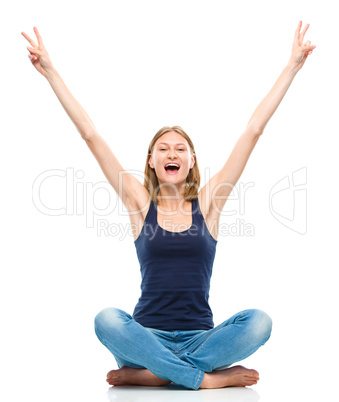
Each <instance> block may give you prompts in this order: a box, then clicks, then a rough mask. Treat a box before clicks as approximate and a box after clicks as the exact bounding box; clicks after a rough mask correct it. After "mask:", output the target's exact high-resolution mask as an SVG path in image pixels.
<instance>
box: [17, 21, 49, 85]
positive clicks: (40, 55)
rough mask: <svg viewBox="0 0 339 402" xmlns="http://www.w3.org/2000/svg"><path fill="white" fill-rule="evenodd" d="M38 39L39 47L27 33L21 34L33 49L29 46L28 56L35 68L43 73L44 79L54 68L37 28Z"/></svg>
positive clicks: (35, 30)
mask: <svg viewBox="0 0 339 402" xmlns="http://www.w3.org/2000/svg"><path fill="white" fill-rule="evenodd" d="M33 29H34V32H35V35H36V37H37V38H38V46H37V45H36V44H35V42H34V40H33V39H31V38H30V37H29V36H28V35H27V34H25V32H21V34H22V35H23V36H24V37H25V38H26V39H27V40H28V42H29V43H30V44H31V46H32V47H30V46H27V49H28V51H29V52H30V54H29V55H28V57H29V59H30V60H31V62H32V64H33V66H34V67H35V68H36V69H37V70H38V71H39V73H41V74H42V75H43V76H44V77H47V76H48V74H49V73H50V72H51V70H52V69H53V68H54V67H53V64H52V62H51V59H50V57H49V54H48V53H47V50H46V48H45V46H44V44H43V42H42V38H41V36H40V34H39V32H38V29H37V28H36V27H33Z"/></svg>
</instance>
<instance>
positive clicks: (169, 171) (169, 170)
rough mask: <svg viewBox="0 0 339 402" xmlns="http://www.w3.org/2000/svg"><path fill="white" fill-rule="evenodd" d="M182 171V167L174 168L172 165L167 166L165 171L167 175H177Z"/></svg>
mask: <svg viewBox="0 0 339 402" xmlns="http://www.w3.org/2000/svg"><path fill="white" fill-rule="evenodd" d="M179 170H180V166H174V165H170V166H165V171H166V173H167V174H171V175H173V174H177V173H178V171H179Z"/></svg>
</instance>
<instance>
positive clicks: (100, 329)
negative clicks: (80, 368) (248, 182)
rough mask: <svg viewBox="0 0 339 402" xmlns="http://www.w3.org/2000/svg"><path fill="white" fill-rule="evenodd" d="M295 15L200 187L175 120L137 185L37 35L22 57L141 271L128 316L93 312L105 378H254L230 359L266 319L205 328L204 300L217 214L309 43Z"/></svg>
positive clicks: (235, 382)
mask: <svg viewBox="0 0 339 402" xmlns="http://www.w3.org/2000/svg"><path fill="white" fill-rule="evenodd" d="M301 26H302V22H301V21H300V22H299V23H298V27H297V29H296V31H295V36H294V40H293V45H292V53H291V57H290V59H289V61H288V63H287V65H286V67H285V68H284V70H283V71H282V73H281V75H280V76H279V78H278V80H277V81H276V83H275V84H274V86H273V88H272V89H271V91H270V92H269V93H268V94H267V96H266V97H265V98H264V99H263V100H262V102H261V103H260V104H259V106H258V107H257V108H256V110H255V111H254V113H253V115H252V117H251V118H250V120H249V123H248V125H247V127H246V129H245V131H244V133H243V134H242V135H241V136H240V138H239V140H238V141H237V143H236V144H235V147H234V149H233V151H232V153H231V154H230V156H229V158H228V160H227V162H226V163H225V165H224V167H223V168H222V169H221V170H220V171H219V172H218V173H217V174H215V175H214V176H213V177H212V178H211V180H210V181H209V182H208V183H207V184H206V185H205V186H204V187H203V188H202V189H201V190H200V191H199V185H200V175H199V168H198V163H197V158H196V155H195V150H194V145H193V143H192V141H191V139H190V137H189V136H188V135H187V134H186V133H185V131H184V130H183V129H182V128H181V127H178V126H174V127H163V128H162V129H161V130H159V131H158V132H157V133H156V135H155V136H154V138H153V139H152V141H151V143H150V146H149V149H148V155H147V159H146V168H145V180H144V185H141V183H140V182H139V181H138V180H137V179H136V178H135V177H134V176H132V175H131V174H128V173H127V172H125V171H124V169H123V168H122V166H121V165H120V163H119V162H118V160H117V158H116V157H115V155H114V154H113V153H112V151H111V150H110V149H109V147H108V145H107V144H106V142H105V141H104V139H103V138H102V137H101V136H100V135H99V134H98V132H97V131H96V128H95V126H94V124H93V122H92V121H91V119H90V118H89V116H88V115H87V114H86V112H85V111H84V109H83V108H82V107H81V106H80V104H79V103H78V102H77V101H76V100H75V99H74V97H73V96H72V94H71V93H70V92H69V90H68V88H67V87H66V85H65V84H64V82H63V81H62V79H61V77H60V75H59V74H58V72H57V71H56V70H55V68H54V66H53V65H52V62H51V60H50V57H49V55H48V53H47V50H46V48H45V46H44V44H43V42H42V38H41V36H40V34H39V32H38V30H37V28H36V27H34V31H35V34H36V36H37V39H38V45H36V43H35V42H34V41H33V40H32V39H31V38H30V37H29V36H28V35H26V34H25V33H24V32H22V35H23V36H24V37H25V38H26V39H27V40H28V42H29V43H30V44H31V47H28V50H29V52H30V54H29V55H28V56H29V58H30V60H31V62H32V64H33V65H34V67H35V68H36V69H37V70H38V71H39V72H40V73H41V74H42V75H43V76H44V77H45V78H46V79H47V80H48V82H49V83H50V85H51V87H52V89H53V90H54V92H55V94H56V95H57V97H58V99H59V100H60V102H61V104H62V105H63V107H64V108H65V110H66V112H67V113H68V115H69V116H70V118H71V119H72V121H73V122H74V124H75V126H76V128H77V129H78V131H79V132H80V134H81V137H82V138H83V139H84V141H85V142H86V144H87V145H88V147H89V148H90V150H91V151H92V153H93V155H94V156H95V158H96V159H97V161H98V163H99V164H100V166H101V168H102V170H103V172H104V174H105V176H106V178H107V180H108V181H109V182H110V183H111V185H112V186H113V188H114V189H115V191H116V192H117V194H118V195H119V197H120V198H121V200H122V202H123V203H124V205H125V207H126V208H127V210H128V211H129V213H130V220H131V224H132V226H133V229H134V244H135V247H136V251H137V256H138V259H139V262H140V268H141V274H142V284H141V288H142V294H141V297H140V299H139V301H138V303H137V305H136V307H135V309H134V312H133V317H132V316H130V315H129V314H128V313H126V312H124V311H122V310H120V309H118V308H106V309H104V310H102V311H101V312H100V313H98V315H97V316H96V317H95V332H96V334H97V336H98V338H99V339H100V341H101V342H102V343H103V344H104V345H105V346H106V347H107V348H108V349H109V350H110V352H111V353H112V354H113V355H114V357H115V359H116V361H117V364H118V366H119V369H118V370H111V371H110V372H109V373H108V374H107V379H106V381H107V382H108V383H109V384H111V385H124V384H136V385H156V386H160V385H165V384H168V383H170V382H174V383H176V384H181V385H183V386H184V387H186V388H188V389H194V390H196V389H200V388H222V387H228V386H242V387H243V386H248V385H253V384H256V383H257V381H258V380H259V374H258V372H257V371H256V370H250V369H247V368H245V367H243V366H239V365H238V366H233V367H230V366H231V365H232V364H233V363H235V362H238V361H241V360H243V359H245V358H246V357H248V356H250V355H251V354H252V353H254V352H255V351H256V350H257V349H258V348H259V347H260V346H262V345H263V344H264V343H265V342H266V341H267V340H268V339H269V337H270V334H271V327H272V321H271V319H270V317H269V316H268V315H267V314H266V313H265V312H263V311H261V310H257V309H249V310H244V311H241V312H240V313H238V314H235V315H234V316H232V317H231V318H229V319H227V320H226V321H224V322H223V323H221V324H219V325H218V326H216V327H214V323H213V319H212V312H211V309H210V306H209V304H208V297H209V286H210V278H211V272H212V265H213V261H214V256H215V251H216V245H217V242H218V241H217V236H218V223H219V218H220V213H221V211H222V209H223V207H224V205H225V202H226V200H227V197H228V196H229V194H230V193H231V191H232V188H233V186H234V185H235V184H236V183H237V181H238V179H239V177H240V175H241V173H242V172H243V170H244V168H245V165H246V163H247V161H248V158H249V156H250V154H251V152H252V150H253V148H254V147H255V145H256V143H257V141H258V139H259V137H260V135H261V134H262V133H263V131H264V128H265V126H266V124H267V122H268V121H269V119H270V118H271V116H272V115H273V113H274V112H275V110H276V109H277V107H278V105H279V104H280V102H281V100H282V99H283V97H284V95H285V93H286V92H287V90H288V88H289V86H290V84H291V83H292V81H293V79H294V77H295V75H296V74H297V72H298V71H299V70H300V69H301V68H302V66H303V65H304V63H305V61H306V59H307V57H308V56H309V55H310V54H311V53H312V51H313V49H314V48H315V46H314V45H311V43H310V41H306V43H303V41H304V36H305V33H306V31H307V29H308V27H309V24H307V25H306V26H305V27H304V28H303V30H302V32H301Z"/></svg>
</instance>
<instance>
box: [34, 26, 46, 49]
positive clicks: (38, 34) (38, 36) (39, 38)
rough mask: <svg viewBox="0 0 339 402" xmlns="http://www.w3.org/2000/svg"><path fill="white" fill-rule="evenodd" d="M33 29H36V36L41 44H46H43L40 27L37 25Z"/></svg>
mask: <svg viewBox="0 0 339 402" xmlns="http://www.w3.org/2000/svg"><path fill="white" fill-rule="evenodd" d="M33 29H34V32H35V35H36V37H37V38H38V43H39V46H41V47H43V45H44V44H43V42H42V38H41V35H40V33H39V31H38V28H37V27H33Z"/></svg>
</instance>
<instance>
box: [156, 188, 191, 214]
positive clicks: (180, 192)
mask: <svg viewBox="0 0 339 402" xmlns="http://www.w3.org/2000/svg"><path fill="white" fill-rule="evenodd" d="M185 189H186V182H185V183H183V184H180V185H172V186H162V185H161V184H160V190H159V193H158V202H157V203H158V205H160V206H161V207H162V208H165V209H167V210H170V211H175V210H178V209H179V208H180V207H181V206H182V205H184V204H185V198H184V194H185Z"/></svg>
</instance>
